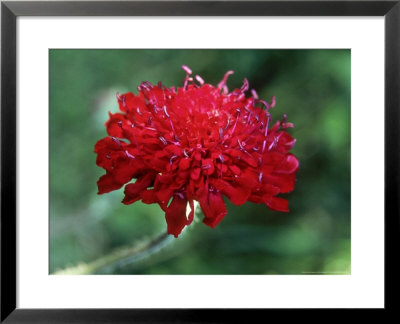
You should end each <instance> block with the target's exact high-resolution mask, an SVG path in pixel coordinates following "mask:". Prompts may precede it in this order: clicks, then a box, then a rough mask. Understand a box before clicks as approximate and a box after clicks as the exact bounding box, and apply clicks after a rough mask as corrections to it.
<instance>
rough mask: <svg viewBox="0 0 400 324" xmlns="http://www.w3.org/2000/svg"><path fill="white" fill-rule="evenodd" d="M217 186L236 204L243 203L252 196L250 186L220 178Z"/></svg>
mask: <svg viewBox="0 0 400 324" xmlns="http://www.w3.org/2000/svg"><path fill="white" fill-rule="evenodd" d="M215 186H216V187H217V189H219V190H220V191H221V192H222V193H223V194H224V195H225V196H227V197H228V199H229V200H230V201H231V202H232V203H234V204H235V205H243V204H244V203H245V202H246V201H247V199H248V198H249V196H250V190H249V188H246V187H242V186H238V185H233V184H231V183H229V182H227V181H224V180H220V179H218V180H217V181H216V182H215Z"/></svg>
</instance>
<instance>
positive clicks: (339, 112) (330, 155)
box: [49, 50, 351, 274]
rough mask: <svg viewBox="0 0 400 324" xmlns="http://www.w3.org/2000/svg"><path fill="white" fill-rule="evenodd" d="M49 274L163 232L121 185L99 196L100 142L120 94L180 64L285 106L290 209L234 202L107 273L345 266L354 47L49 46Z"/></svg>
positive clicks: (177, 75) (278, 113) (173, 73)
mask: <svg viewBox="0 0 400 324" xmlns="http://www.w3.org/2000/svg"><path fill="white" fill-rule="evenodd" d="M49 55H50V238H49V242H50V260H49V263H50V269H49V270H50V273H53V272H55V271H57V270H60V269H64V268H67V267H71V266H75V265H77V264H84V263H87V262H92V261H94V260H96V259H98V258H102V257H104V256H106V255H108V254H109V253H112V251H114V250H115V249H118V248H120V247H124V246H131V245H132V244H140V243H143V242H145V241H146V240H148V239H150V238H152V237H155V236H157V235H159V234H160V233H162V232H164V231H165V230H166V223H165V219H164V213H163V212H162V211H161V209H160V208H159V207H158V205H145V204H142V203H141V202H136V203H134V204H132V205H129V206H126V205H123V204H122V203H121V202H120V201H121V200H122V198H123V189H121V190H119V191H115V192H112V193H109V194H105V195H101V196H99V195H97V194H96V193H97V186H96V181H97V179H98V178H99V177H100V176H101V175H102V174H103V173H104V171H103V170H102V169H101V168H99V167H97V166H96V163H95V160H96V156H95V154H94V152H93V149H94V145H95V143H96V141H97V140H99V139H101V138H103V137H105V136H106V130H105V127H104V123H105V122H106V120H107V119H108V111H111V112H117V110H118V105H117V100H116V97H115V94H116V92H120V93H124V92H127V91H132V92H135V93H136V87H137V86H138V85H139V83H140V82H141V81H144V80H148V81H150V82H152V83H157V82H158V81H162V82H163V84H165V85H166V86H173V85H175V86H181V85H182V82H183V78H184V75H185V74H184V72H183V70H182V69H181V65H182V64H185V65H188V66H189V67H190V68H191V69H192V70H193V73H194V74H199V75H201V76H202V77H203V79H204V80H205V81H206V82H207V83H212V84H214V85H216V84H217V83H218V82H219V81H220V80H221V79H222V77H223V75H224V73H225V72H226V71H227V70H234V71H235V74H234V75H232V76H231V77H230V78H229V81H228V86H229V88H230V89H233V88H238V87H240V86H241V85H242V81H243V78H245V77H246V78H248V80H249V82H250V87H251V88H254V89H256V90H257V92H258V95H259V97H260V98H263V99H265V100H267V101H270V98H271V96H272V95H275V96H276V98H277V105H276V107H275V108H274V109H273V110H272V111H271V113H272V117H273V120H277V119H281V118H282V114H283V113H286V114H287V115H288V121H290V122H292V123H294V125H295V127H294V128H293V129H289V132H290V133H291V134H292V135H293V136H294V137H295V138H296V139H297V143H296V146H295V147H294V149H293V153H294V154H295V155H296V156H297V157H298V158H299V161H300V169H299V172H298V176H297V184H296V188H295V190H294V191H293V192H292V193H290V194H287V195H286V197H287V198H288V200H289V208H290V209H291V212H290V213H279V212H274V211H271V210H269V209H268V208H267V207H266V206H265V205H256V204H253V203H246V204H245V205H243V206H239V207H238V206H234V205H232V204H230V203H229V201H228V200H227V199H225V201H226V203H227V208H228V215H227V216H226V217H225V218H224V219H223V221H222V222H221V223H220V224H219V225H218V226H217V227H216V228H215V229H212V228H210V227H208V226H205V225H204V224H202V223H201V221H200V220H201V219H202V216H201V215H199V217H198V218H199V222H198V223H196V224H192V225H191V226H190V227H189V228H188V230H186V231H185V232H184V233H183V234H182V235H181V236H180V237H179V238H178V239H174V238H172V240H171V242H170V243H169V244H168V245H167V246H166V247H164V248H163V249H162V250H160V251H159V252H158V253H155V254H154V255H152V256H151V257H147V258H142V259H141V260H137V261H136V262H125V263H124V264H119V265H118V266H116V267H115V266H114V267H111V268H108V270H107V269H102V273H114V274H306V273H325V274H350V65H351V63H350V50H50V54H49Z"/></svg>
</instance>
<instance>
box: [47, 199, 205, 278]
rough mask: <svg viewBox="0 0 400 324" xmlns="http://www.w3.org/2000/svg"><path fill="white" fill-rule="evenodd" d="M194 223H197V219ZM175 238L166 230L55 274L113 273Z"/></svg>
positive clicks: (144, 257)
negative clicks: (153, 236)
mask: <svg viewBox="0 0 400 324" xmlns="http://www.w3.org/2000/svg"><path fill="white" fill-rule="evenodd" d="M196 207H197V204H195V206H194V209H195V214H196ZM193 223H195V221H194V222H193ZM192 226H193V224H192ZM185 229H186V227H185V228H184V229H183V231H182V233H181V236H182V234H184V233H183V232H184V231H185ZM174 240H175V238H174V237H173V236H172V235H168V233H167V232H164V233H162V234H160V235H158V236H157V237H155V238H153V239H151V240H149V241H145V242H142V243H138V242H135V243H134V244H133V245H132V246H128V247H124V248H119V249H117V250H115V251H113V252H111V253H110V254H107V255H105V256H103V257H100V258H99V259H97V260H95V261H93V262H90V263H81V264H78V265H77V266H74V267H70V268H66V269H63V270H58V271H56V272H54V274H56V275H60V274H61V275H77V274H99V273H111V272H112V271H113V270H114V269H116V268H121V267H124V266H126V265H128V264H133V263H135V262H137V261H140V260H143V259H146V258H148V257H150V256H151V255H153V254H155V253H157V252H158V251H160V250H161V249H162V248H164V247H165V246H167V245H168V244H170V243H171V242H173V241H174Z"/></svg>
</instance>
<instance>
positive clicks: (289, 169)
mask: <svg viewBox="0 0 400 324" xmlns="http://www.w3.org/2000/svg"><path fill="white" fill-rule="evenodd" d="M298 168H299V161H298V160H297V158H296V157H295V156H294V155H292V154H288V155H286V157H285V159H284V160H283V161H282V163H281V164H280V165H278V167H277V168H276V169H275V170H274V172H276V173H285V174H290V173H293V172H296V171H297V169H298Z"/></svg>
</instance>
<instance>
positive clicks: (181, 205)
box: [95, 66, 299, 237]
mask: <svg viewBox="0 0 400 324" xmlns="http://www.w3.org/2000/svg"><path fill="white" fill-rule="evenodd" d="M182 68H183V69H184V70H185V71H186V78H185V81H184V85H183V87H180V88H175V87H171V88H167V87H165V86H163V85H162V84H161V83H158V85H153V84H151V83H150V82H142V84H141V85H140V86H139V87H138V95H134V94H133V93H131V92H128V93H125V94H123V95H118V94H117V99H118V103H119V108H120V110H121V112H122V113H116V114H112V113H110V114H109V115H110V119H109V120H108V121H107V123H106V124H105V125H106V128H107V133H108V135H109V137H105V138H103V139H101V140H100V141H98V142H97V144H96V146H95V152H96V153H97V161H96V162H97V165H98V166H100V167H102V168H104V169H105V170H106V174H105V175H103V176H102V177H100V179H99V180H98V182H97V184H98V188H99V192H98V193H99V194H103V193H106V192H110V191H112V190H116V189H119V188H121V187H122V186H124V185H125V184H126V186H125V198H124V199H123V201H122V202H123V203H124V204H132V203H134V202H135V201H138V200H142V201H143V202H144V203H146V204H152V203H158V204H159V205H160V207H161V208H162V209H163V210H164V211H165V218H166V221H167V225H168V233H170V234H173V235H174V236H175V237H177V236H178V235H179V234H180V233H181V231H182V229H183V228H184V227H185V226H187V225H189V224H190V223H191V222H192V220H193V215H194V207H193V206H194V204H193V202H194V201H195V200H196V201H198V202H199V203H200V207H201V209H202V211H203V213H204V216H205V217H204V220H203V222H204V223H205V224H206V225H209V226H211V227H215V226H216V225H217V224H218V223H219V222H220V221H221V220H222V219H223V218H224V216H225V215H226V213H227V212H226V208H225V203H224V200H223V198H222V196H223V195H225V196H226V197H227V198H228V199H229V200H230V201H231V202H232V203H233V204H235V205H242V204H244V203H245V202H246V201H251V202H254V203H265V204H266V205H267V206H268V207H269V208H270V209H273V210H277V211H284V212H287V211H289V209H288V201H287V200H286V199H283V198H280V197H277V195H278V194H280V193H287V192H290V191H292V190H293V188H294V183H295V179H296V171H297V169H298V167H299V162H298V160H297V158H296V157H295V156H294V155H292V154H290V153H289V151H290V149H291V148H292V147H293V145H294V144H295V142H296V140H295V139H293V138H292V137H291V136H290V135H289V134H288V133H287V132H286V128H288V127H293V124H291V123H287V122H286V115H284V118H283V120H282V121H277V122H276V123H275V124H274V125H273V126H272V127H270V128H269V126H270V125H271V124H272V123H271V116H270V113H269V110H270V108H272V107H274V106H275V98H274V97H273V98H272V102H271V103H267V102H266V101H263V100H259V99H258V97H257V94H256V92H255V91H254V90H252V96H249V97H246V95H245V93H246V91H247V90H248V88H249V85H248V81H247V80H246V79H245V80H244V84H243V86H242V87H241V88H240V89H235V90H234V91H232V92H228V88H227V86H226V81H227V79H228V76H229V75H230V74H232V73H233V72H232V71H228V72H227V73H226V74H225V76H224V78H223V80H222V81H221V82H220V83H219V84H218V86H216V87H215V86H213V85H211V84H205V83H204V81H203V79H202V78H201V77H199V76H196V78H195V79H196V81H197V82H195V80H193V78H192V77H190V75H191V74H192V71H191V70H190V69H189V68H188V67H186V66H183V67H182ZM132 179H136V181H135V182H134V183H130V181H131V180H132ZM187 204H189V206H190V207H191V212H190V214H189V215H188V217H187V216H186V206H187Z"/></svg>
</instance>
